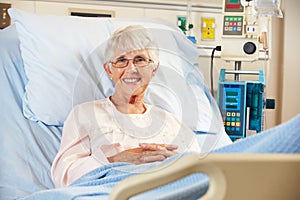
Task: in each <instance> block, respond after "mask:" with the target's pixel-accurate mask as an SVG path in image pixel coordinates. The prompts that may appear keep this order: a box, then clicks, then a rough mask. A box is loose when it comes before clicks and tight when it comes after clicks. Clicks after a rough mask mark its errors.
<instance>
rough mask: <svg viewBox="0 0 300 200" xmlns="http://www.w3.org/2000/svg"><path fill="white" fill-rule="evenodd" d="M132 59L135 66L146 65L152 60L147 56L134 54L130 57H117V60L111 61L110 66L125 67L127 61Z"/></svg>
mask: <svg viewBox="0 0 300 200" xmlns="http://www.w3.org/2000/svg"><path fill="white" fill-rule="evenodd" d="M130 60H132V62H133V64H134V66H135V67H146V66H148V65H149V63H151V62H153V60H151V59H149V58H144V57H142V56H136V57H134V58H132V59H127V58H123V57H121V58H118V59H117V61H115V62H111V63H112V66H113V67H115V68H125V67H127V66H128V63H129V61H130Z"/></svg>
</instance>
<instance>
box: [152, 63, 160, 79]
mask: <svg viewBox="0 0 300 200" xmlns="http://www.w3.org/2000/svg"><path fill="white" fill-rule="evenodd" d="M158 67H159V61H158V62H157V64H155V63H153V71H152V75H153V76H155V74H156V72H157V70H158Z"/></svg>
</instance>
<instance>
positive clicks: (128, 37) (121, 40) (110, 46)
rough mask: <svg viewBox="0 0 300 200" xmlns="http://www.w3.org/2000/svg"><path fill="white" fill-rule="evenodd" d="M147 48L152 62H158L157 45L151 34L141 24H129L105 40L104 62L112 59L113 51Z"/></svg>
mask: <svg viewBox="0 0 300 200" xmlns="http://www.w3.org/2000/svg"><path fill="white" fill-rule="evenodd" d="M143 49H145V50H147V51H148V52H149V56H150V58H151V59H152V60H153V61H154V63H157V62H158V56H159V55H158V54H159V53H158V45H157V43H156V41H155V40H154V39H153V37H152V34H151V33H150V32H149V31H148V30H147V29H146V28H145V27H143V26H141V25H131V26H127V27H125V28H120V29H118V30H116V31H115V32H114V33H113V34H112V35H111V37H110V38H109V39H108V41H107V46H106V50H105V57H104V59H105V63H109V62H111V61H112V60H113V59H114V56H115V51H116V50H120V51H121V52H124V53H126V52H131V51H135V50H143Z"/></svg>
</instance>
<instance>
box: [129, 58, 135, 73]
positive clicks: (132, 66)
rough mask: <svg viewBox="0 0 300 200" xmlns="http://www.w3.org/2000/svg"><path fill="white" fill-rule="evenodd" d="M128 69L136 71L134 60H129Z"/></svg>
mask: <svg viewBox="0 0 300 200" xmlns="http://www.w3.org/2000/svg"><path fill="white" fill-rule="evenodd" d="M127 69H128V70H135V71H136V66H135V65H134V63H133V60H129V61H128V65H127Z"/></svg>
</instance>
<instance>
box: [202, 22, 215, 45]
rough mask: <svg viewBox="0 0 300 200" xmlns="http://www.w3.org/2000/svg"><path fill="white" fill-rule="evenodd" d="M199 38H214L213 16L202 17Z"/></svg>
mask: <svg viewBox="0 0 300 200" xmlns="http://www.w3.org/2000/svg"><path fill="white" fill-rule="evenodd" d="M201 38H202V40H214V39H215V18H211V17H202V28H201Z"/></svg>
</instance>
